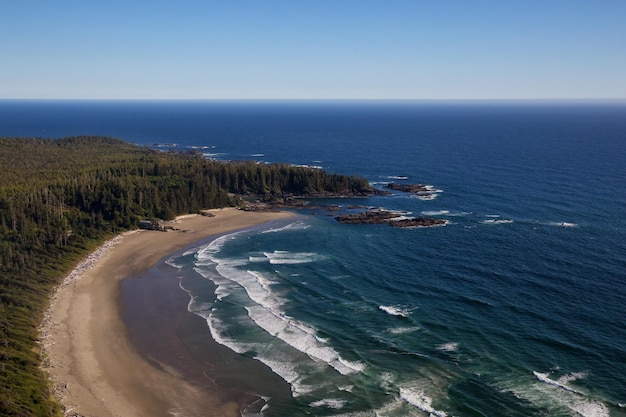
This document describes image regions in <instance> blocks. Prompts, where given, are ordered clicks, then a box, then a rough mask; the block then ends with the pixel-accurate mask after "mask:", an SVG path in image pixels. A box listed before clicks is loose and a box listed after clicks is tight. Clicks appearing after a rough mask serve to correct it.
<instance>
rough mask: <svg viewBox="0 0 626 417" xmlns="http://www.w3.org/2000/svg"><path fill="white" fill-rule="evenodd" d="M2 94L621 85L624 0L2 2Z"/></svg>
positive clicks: (460, 94)
mask: <svg viewBox="0 0 626 417" xmlns="http://www.w3.org/2000/svg"><path fill="white" fill-rule="evenodd" d="M0 57H1V59H0V98H71V99H570V98H572V99H586V98H592V99H593V98H601V99H612V98H619V99H624V98H626V0H612V1H609V0H593V1H590V0H585V1H579V0H541V1H535V0H526V1H516V0H515V1H502V0H499V1H495V0H494V1H481V0H464V1H461V0H457V1H454V0H429V1H426V0H424V1H422V0H406V1H405V0H387V1H382V0H380V1H370V0H358V1H353V0H332V1H330V0H316V1H304V0H291V1H273V0H257V1H237V0H232V1H195V0H189V1H184V0H181V1H160V0H153V1H143V0H138V1H133V0H126V1H117V0H109V1H85V0H81V1H66V0H55V1H50V0H45V1H40V0H19V1H3V2H2V4H0Z"/></svg>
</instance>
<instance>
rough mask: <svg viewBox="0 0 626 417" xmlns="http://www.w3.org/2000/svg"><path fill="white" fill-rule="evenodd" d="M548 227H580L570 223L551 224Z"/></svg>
mask: <svg viewBox="0 0 626 417" xmlns="http://www.w3.org/2000/svg"><path fill="white" fill-rule="evenodd" d="M548 226H556V227H578V224H576V223H569V222H549V223H548Z"/></svg>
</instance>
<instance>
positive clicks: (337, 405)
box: [309, 398, 346, 410]
mask: <svg viewBox="0 0 626 417" xmlns="http://www.w3.org/2000/svg"><path fill="white" fill-rule="evenodd" d="M345 405H346V401H345V400H340V399H338V398H325V399H322V400H319V401H313V402H312V403H309V406H310V407H328V408H333V409H335V410H339V409H342V408H343V407H344V406H345Z"/></svg>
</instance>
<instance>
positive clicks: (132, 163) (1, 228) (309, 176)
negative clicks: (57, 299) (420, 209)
mask: <svg viewBox="0 0 626 417" xmlns="http://www.w3.org/2000/svg"><path fill="white" fill-rule="evenodd" d="M372 191H373V190H372V189H371V188H370V186H369V184H368V182H367V181H366V180H365V179H363V178H361V177H355V176H345V175H339V174H331V173H327V172H326V171H323V170H320V169H313V168H305V167H295V166H291V165H288V164H260V163H256V162H252V161H237V162H221V161H213V160H209V159H206V158H205V157H204V156H203V155H202V154H201V153H196V152H172V151H168V152H163V151H160V150H154V149H150V148H146V147H140V146H137V145H133V144H130V143H127V142H125V141H122V140H119V139H114V138H106V137H86V136H85V137H69V138H63V139H38V138H36V139H32V138H0V415H2V416H6V417H9V416H20V417H27V416H60V415H61V414H62V411H61V406H60V405H59V404H58V403H57V401H56V400H55V399H54V398H53V396H52V395H51V391H50V385H49V381H48V380H47V378H46V375H44V373H43V372H42V370H41V368H40V364H41V361H42V360H43V358H42V355H41V352H40V350H39V345H38V340H39V334H38V326H39V324H40V322H41V320H42V317H43V313H44V311H45V309H46V307H47V304H48V298H49V296H50V293H51V291H52V290H53V288H54V287H55V286H56V285H57V284H58V283H59V282H60V281H61V280H62V279H63V277H64V276H65V275H66V274H67V273H68V272H69V271H70V270H71V269H72V268H73V267H74V266H75V265H76V264H77V263H78V262H79V261H80V260H81V259H83V258H84V257H85V256H86V255H87V254H89V252H90V251H92V250H93V249H95V248H96V247H97V246H99V245H100V244H101V243H102V242H104V240H106V239H108V238H110V237H112V236H113V235H115V234H118V233H120V232H123V231H126V230H130V229H135V228H137V227H138V225H139V222H140V221H141V220H144V219H155V218H158V219H164V220H168V219H172V218H173V217H175V216H177V215H181V214H186V213H197V212H199V211H200V210H203V209H210V208H219V207H227V206H237V205H240V204H242V202H243V200H244V198H246V197H249V196H254V197H255V198H261V199H266V200H272V199H279V198H284V197H286V196H301V197H307V196H325V195H333V196H335V195H344V196H346V195H349V196H361V195H368V194H370V193H371V192H372Z"/></svg>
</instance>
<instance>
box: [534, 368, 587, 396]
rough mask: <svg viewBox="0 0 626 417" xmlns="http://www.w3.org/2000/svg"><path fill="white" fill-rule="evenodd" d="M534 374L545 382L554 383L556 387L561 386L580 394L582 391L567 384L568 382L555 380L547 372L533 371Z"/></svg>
mask: <svg viewBox="0 0 626 417" xmlns="http://www.w3.org/2000/svg"><path fill="white" fill-rule="evenodd" d="M533 375H534V376H535V378H537V379H538V380H539V381H541V382H545V383H546V384H549V385H553V386H555V387H559V388H561V389H564V390H566V391H569V392H573V393H574V394H580V392H578V391H576V390H575V389H574V388H571V387H569V386H567V385H566V384H564V383H561V382H559V381H555V380H553V379H550V378H548V374H547V373H541V372H537V371H533Z"/></svg>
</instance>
